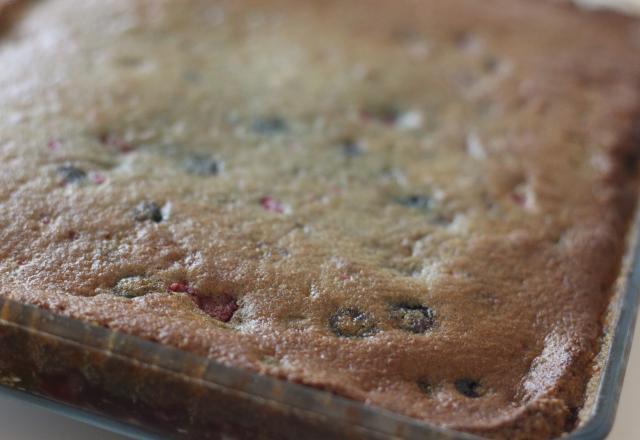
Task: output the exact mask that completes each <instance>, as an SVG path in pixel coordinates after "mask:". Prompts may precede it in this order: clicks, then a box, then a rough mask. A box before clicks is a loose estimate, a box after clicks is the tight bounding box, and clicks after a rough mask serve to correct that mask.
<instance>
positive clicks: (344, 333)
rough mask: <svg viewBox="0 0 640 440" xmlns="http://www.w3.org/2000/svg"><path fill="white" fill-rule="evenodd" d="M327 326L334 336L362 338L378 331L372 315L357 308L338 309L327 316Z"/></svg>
mask: <svg viewBox="0 0 640 440" xmlns="http://www.w3.org/2000/svg"><path fill="white" fill-rule="evenodd" d="M329 328H330V329H331V331H332V332H333V333H334V334H335V335H336V336H341V337H344V338H364V337H366V336H372V335H374V334H375V333H377V332H378V329H377V327H376V322H375V319H374V318H373V316H371V315H370V314H368V313H365V312H362V311H360V310H358V309H355V308H352V307H348V308H344V309H339V310H338V311H337V312H336V313H334V314H333V315H331V317H330V318H329Z"/></svg>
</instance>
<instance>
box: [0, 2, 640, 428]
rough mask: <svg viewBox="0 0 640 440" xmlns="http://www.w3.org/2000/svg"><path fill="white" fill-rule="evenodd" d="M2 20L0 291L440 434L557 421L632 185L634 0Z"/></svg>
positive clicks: (639, 90) (154, 5)
mask: <svg viewBox="0 0 640 440" xmlns="http://www.w3.org/2000/svg"><path fill="white" fill-rule="evenodd" d="M9 24H11V26H10V27H9ZM2 26H3V27H2V34H1V37H0V38H1V39H0V65H1V66H2V69H0V101H1V102H2V107H1V109H0V206H1V209H0V227H1V230H0V231H1V232H0V234H1V236H0V280H1V283H0V295H2V296H3V297H5V298H10V299H13V300H16V301H19V302H23V303H28V304H33V305H37V306H40V307H43V308H45V309H49V310H51V311H53V312H55V313H59V314H62V315H65V316H68V317H72V318H77V319H80V320H84V321H88V322H91V323H95V324H97V325H100V326H104V327H107V328H110V329H114V330H117V331H121V332H125V333H129V334H133V335H137V336H139V337H141V338H145V339H148V340H152V341H156V342H158V343H161V344H166V345H169V346H174V347H178V348H180V349H183V350H187V351H190V352H194V353H197V354H199V355H202V356H206V357H209V358H211V359H213V360H215V361H218V362H220V363H223V364H226V365H229V366H232V367H235V368H242V369H248V370H251V371H255V372H259V373H262V374H266V375H270V376H274V377H278V378H283V379H286V380H289V381H292V382H296V383H300V384H305V385H308V386H311V387H316V388H320V389H324V390H328V391H330V392H333V393H336V394H338V395H342V396H345V397H348V398H351V399H356V400H360V401H363V402H366V403H367V404H370V405H373V406H377V407H381V408H384V409H387V410H390V411H393V412H397V413H400V414H404V415H407V416H410V417H413V418H417V419H421V420H425V421H428V422H430V423H433V424H436V425H439V426H443V427H448V428H452V429H456V430H463V431H468V432H473V433H477V434H481V435H486V436H489V437H497V438H503V437H509V438H514V437H520V438H549V437H553V436H556V435H560V434H561V433H563V432H566V431H568V430H571V429H572V428H573V427H574V426H575V424H576V420H577V414H578V412H579V410H580V408H581V406H582V405H583V402H584V399H585V388H586V384H587V382H588V380H589V379H590V377H591V376H592V375H593V372H594V368H593V361H594V358H595V356H596V354H597V353H598V351H599V347H600V336H601V334H602V329H603V320H604V314H605V311H606V309H607V306H608V304H609V300H610V298H611V290H612V285H613V282H614V281H615V279H616V277H617V274H618V272H619V268H620V263H621V257H622V255H623V253H624V247H625V243H626V238H625V237H626V233H627V230H628V227H629V224H630V220H631V217H632V214H633V211H634V208H635V201H636V195H637V194H636V187H637V179H636V168H637V167H636V165H637V157H638V151H639V148H640V122H639V118H640V56H637V54H638V53H639V51H640V23H639V22H637V21H635V20H634V19H632V18H629V17H625V16H622V15H617V14H615V13H609V12H588V11H583V10H579V9H577V8H575V7H573V6H571V5H569V4H567V3H562V2H557V1H551V0H548V1H547V0H545V1H542V0H540V1H526V0H490V1H483V2H479V1H474V0H447V1H440V0H422V1H417V0H415V1H412V0H400V1H391V0H386V1H383V0H368V1H367V0H351V1H348V2H347V1H338V0H322V1H321V0H309V1H304V2H300V1H286V0H269V1H262V0H243V1H235V0H234V1H231V0H229V1H222V0H220V1H204V0H202V1H196V0H189V1H177V0H176V1H169V0H164V1H157V0H153V1H152V0H146V1H145V0H136V1H130V0H90V1H89V0H88V1H82V2H71V1H67V0H46V1H41V2H37V3H34V4H33V5H32V6H30V7H29V8H27V9H26V10H24V11H22V12H21V13H20V17H19V20H18V19H17V18H16V19H15V20H10V23H9V21H6V22H4V23H3V25H2Z"/></svg>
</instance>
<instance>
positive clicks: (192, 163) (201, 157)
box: [184, 153, 222, 177]
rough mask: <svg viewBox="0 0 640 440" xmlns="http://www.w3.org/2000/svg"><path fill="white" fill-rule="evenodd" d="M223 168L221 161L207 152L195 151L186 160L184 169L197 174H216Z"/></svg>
mask: <svg viewBox="0 0 640 440" xmlns="http://www.w3.org/2000/svg"><path fill="white" fill-rule="evenodd" d="M221 168H222V166H221V164H220V162H218V161H217V160H216V159H214V158H212V157H211V156H209V155H206V154H200V153H195V154H192V155H190V156H189V157H187V159H186V160H185V161H184V169H185V170H186V171H187V172H188V173H190V174H194V175H196V176H203V177H204V176H215V175H217V174H218V173H219V172H220V169H221Z"/></svg>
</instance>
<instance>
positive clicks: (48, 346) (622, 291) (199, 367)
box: [0, 221, 640, 439]
mask: <svg viewBox="0 0 640 440" xmlns="http://www.w3.org/2000/svg"><path fill="white" fill-rule="evenodd" d="M639 230H640V222H638V221H636V222H635V226H634V228H633V231H635V232H637V231H639ZM632 235H633V237H631V238H630V239H629V246H628V252H627V256H626V258H625V260H624V263H623V265H622V269H621V274H620V276H619V279H618V281H617V283H616V284H615V286H614V290H615V291H614V293H613V296H612V300H611V303H610V307H609V311H608V316H607V320H606V325H605V329H604V333H603V338H602V349H601V354H600V355H599V357H598V359H597V368H596V371H598V373H597V374H596V375H595V376H594V377H593V378H592V380H591V383H590V384H589V387H588V392H587V398H586V403H585V406H584V408H583V410H582V411H581V413H580V416H579V418H580V423H579V426H578V428H577V429H576V430H575V431H574V432H573V433H571V434H570V435H569V436H567V437H565V438H570V439H600V438H604V437H605V436H606V434H607V433H608V432H609V430H610V429H611V426H612V424H613V419H614V416H615V410H616V406H617V402H618V397H619V395H620V390H621V386H622V380H623V378H624V369H625V365H626V362H627V357H628V354H629V348H630V345H631V336H632V335H633V327H634V324H635V316H636V308H637V300H638V290H639V285H640V245H639V243H638V239H637V234H636V233H634V234H632ZM0 307H1V308H0V384H1V385H2V387H0V388H1V389H2V390H4V392H7V393H10V394H12V395H14V396H19V397H22V398H24V399H27V400H30V401H32V402H34V403H37V404H40V405H45V406H48V407H50V408H52V409H54V410H56V411H58V412H63V413H65V414H67V415H69V416H71V417H75V418H79V419H81V420H83V421H86V422H89V423H92V424H95V425H98V426H101V427H105V428H108V429H111V430H113V431H116V432H121V433H126V434H127V435H130V436H132V437H136V438H153V437H154V436H158V435H161V436H163V437H167V436H169V437H188V438H199V439H209V438H221V437H225V438H229V437H230V438H236V437H241V438H244V437H256V436H257V437H260V438H283V439H288V438H290V439H298V438H308V439H315V438H317V439H324V438H336V437H340V438H371V439H382V438H394V437H396V438H407V439H418V438H420V439H436V438H437V439H440V438H447V439H472V438H476V437H474V436H471V435H468V434H462V433H458V432H454V431H451V430H445V429H442V428H438V427H435V426H432V425H429V424H427V423H424V422H421V421H418V420H415V419H411V418H408V417H405V416H402V415H399V414H394V413H392V412H389V411H386V410H383V409H380V408H375V407H371V406H367V405H365V404H364V403H361V402H356V401H351V400H348V399H345V398H342V397H340V396H336V395H333V394H330V393H328V392H325V391H321V390H317V389H313V388H309V387H305V386H302V385H297V384H294V383H289V382H286V381H282V380H279V379H275V378H272V377H267V376H261V375H258V374H256V373H253V372H250V371H245V370H240V369H234V368H230V367H226V366H224V365H221V364H218V363H216V362H215V361H213V360H210V359H206V358H203V357H199V356H196V355H194V354H191V353H187V352H184V351H181V350H178V349H175V348H172V347H168V346H163V345H160V344H157V343H153V342H150V341H146V340H142V339H140V338H137V337H135V336H131V335H128V334H124V333H120V332H116V331H112V330H109V329H106V328H102V327H99V326H96V325H92V324H90V323H86V322H82V321H78V320H73V319H69V318H66V317H63V316H60V315H56V314H53V313H51V312H49V311H46V310H42V309H39V308H37V307H33V306H30V305H25V304H20V303H17V302H14V301H10V300H6V299H0Z"/></svg>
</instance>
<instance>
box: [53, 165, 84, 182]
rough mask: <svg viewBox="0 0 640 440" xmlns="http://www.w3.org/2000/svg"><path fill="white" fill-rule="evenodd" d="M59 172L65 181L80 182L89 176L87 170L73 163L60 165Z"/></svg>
mask: <svg viewBox="0 0 640 440" xmlns="http://www.w3.org/2000/svg"><path fill="white" fill-rule="evenodd" d="M57 172H58V174H59V175H60V177H62V181H63V182H64V183H79V182H82V181H83V180H85V179H86V178H87V173H86V171H84V170H83V169H80V168H78V167H75V166H73V165H68V164H66V165H60V166H59V167H58V169H57Z"/></svg>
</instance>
